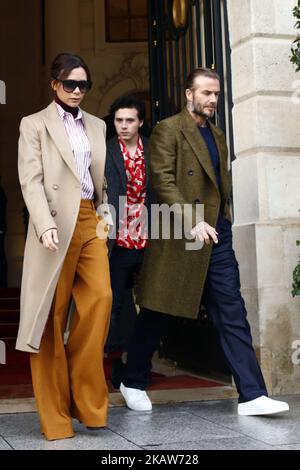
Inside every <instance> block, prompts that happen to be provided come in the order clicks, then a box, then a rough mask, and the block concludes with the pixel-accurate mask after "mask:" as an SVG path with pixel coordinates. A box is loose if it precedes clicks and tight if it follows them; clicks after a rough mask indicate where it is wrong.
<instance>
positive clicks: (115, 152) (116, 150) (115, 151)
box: [109, 136, 126, 193]
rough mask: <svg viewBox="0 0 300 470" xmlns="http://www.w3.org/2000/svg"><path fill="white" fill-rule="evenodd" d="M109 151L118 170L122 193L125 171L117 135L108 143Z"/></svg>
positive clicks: (124, 184) (124, 187)
mask: <svg viewBox="0 0 300 470" xmlns="http://www.w3.org/2000/svg"><path fill="white" fill-rule="evenodd" d="M109 153H110V155H111V158H112V160H113V162H114V164H115V166H116V167H117V170H118V172H119V175H120V178H121V182H122V187H123V191H124V193H126V171H125V165H124V158H123V155H122V152H121V148H120V144H119V140H118V137H117V136H116V137H114V138H113V139H112V141H111V143H110V145H109Z"/></svg>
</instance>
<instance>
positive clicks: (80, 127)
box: [55, 103, 94, 199]
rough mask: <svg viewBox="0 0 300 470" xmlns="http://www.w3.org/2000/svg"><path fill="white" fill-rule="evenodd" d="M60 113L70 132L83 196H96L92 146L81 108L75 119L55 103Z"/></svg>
mask: <svg viewBox="0 0 300 470" xmlns="http://www.w3.org/2000/svg"><path fill="white" fill-rule="evenodd" d="M55 104H56V107H57V110H58V114H59V116H60V118H61V120H62V121H63V123H64V126H65V129H66V132H67V134H68V137H69V140H70V144H71V149H72V152H73V155H74V159H75V165H76V169H77V173H78V176H79V178H80V182H81V198H82V199H93V198H94V184H93V180H92V177H91V174H90V170H89V168H90V165H91V161H92V159H91V147H90V143H89V140H88V137H87V135H86V132H85V128H84V120H83V114H82V111H81V109H79V110H78V114H77V117H76V118H75V119H74V117H73V116H72V114H71V113H68V112H67V111H65V110H64V109H63V108H62V107H61V106H60V105H59V104H58V103H55Z"/></svg>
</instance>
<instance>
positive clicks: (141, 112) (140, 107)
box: [110, 95, 145, 121]
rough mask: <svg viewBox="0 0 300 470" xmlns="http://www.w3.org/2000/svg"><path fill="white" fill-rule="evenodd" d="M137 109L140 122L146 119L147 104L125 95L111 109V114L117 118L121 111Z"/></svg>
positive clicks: (132, 96)
mask: <svg viewBox="0 0 300 470" xmlns="http://www.w3.org/2000/svg"><path fill="white" fill-rule="evenodd" d="M124 108H129V109H136V110H137V114H138V118H139V120H140V121H144V119H145V103H144V102H143V101H141V100H139V99H138V98H137V97H136V96H134V95H123V96H120V97H119V98H117V99H116V100H115V101H114V102H113V104H112V105H111V107H110V114H112V115H113V117H115V114H116V112H117V111H118V110H119V109H124Z"/></svg>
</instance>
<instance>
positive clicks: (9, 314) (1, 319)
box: [0, 309, 20, 334]
mask: <svg viewBox="0 0 300 470" xmlns="http://www.w3.org/2000/svg"><path fill="white" fill-rule="evenodd" d="M19 320H20V311H19V310H18V309H15V310H9V309H6V310H0V324H1V323H19ZM0 334H1V330H0Z"/></svg>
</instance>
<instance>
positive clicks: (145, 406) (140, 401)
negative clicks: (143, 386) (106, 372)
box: [120, 383, 152, 411]
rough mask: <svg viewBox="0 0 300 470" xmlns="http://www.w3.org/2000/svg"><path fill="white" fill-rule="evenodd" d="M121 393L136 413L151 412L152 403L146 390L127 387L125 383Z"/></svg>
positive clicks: (121, 386) (121, 387) (122, 385)
mask: <svg viewBox="0 0 300 470" xmlns="http://www.w3.org/2000/svg"><path fill="white" fill-rule="evenodd" d="M120 392H121V394H122V395H123V398H124V400H125V402H126V405H127V406H128V408H130V409H131V410H134V411H151V410H152V403H151V401H150V399H149V397H148V395H147V393H146V392H145V391H144V390H139V389H137V388H129V387H125V385H124V384H123V383H121V385H120Z"/></svg>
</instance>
